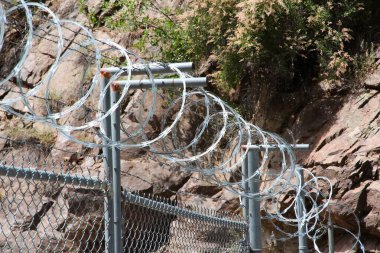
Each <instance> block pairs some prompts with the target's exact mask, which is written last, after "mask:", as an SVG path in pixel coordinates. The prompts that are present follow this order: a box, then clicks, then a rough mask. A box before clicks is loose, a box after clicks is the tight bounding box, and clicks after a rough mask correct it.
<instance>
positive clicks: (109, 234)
mask: <svg viewBox="0 0 380 253" xmlns="http://www.w3.org/2000/svg"><path fill="white" fill-rule="evenodd" d="M109 77H110V75H109V73H107V72H102V73H101V76H100V86H101V89H102V90H105V88H106V86H107V83H108V82H109ZM110 107H111V94H110V90H109V89H107V91H106V94H105V97H104V99H103V101H102V109H103V112H106V111H108V110H109V109H110ZM102 126H103V129H104V132H105V135H106V136H107V137H108V138H110V139H111V138H112V136H111V116H108V117H106V118H105V119H104V120H103V121H102ZM107 144H108V141H107V140H106V139H105V138H104V139H103V145H107ZM103 166H104V177H105V179H106V180H108V182H112V150H111V149H110V148H109V147H103ZM109 193H110V191H107V192H106V196H105V199H104V226H105V228H104V237H105V252H106V253H113V252H114V248H113V243H114V238H113V222H112V221H113V220H112V213H113V211H112V210H113V206H112V205H113V204H112V196H111V195H110V194H109Z"/></svg>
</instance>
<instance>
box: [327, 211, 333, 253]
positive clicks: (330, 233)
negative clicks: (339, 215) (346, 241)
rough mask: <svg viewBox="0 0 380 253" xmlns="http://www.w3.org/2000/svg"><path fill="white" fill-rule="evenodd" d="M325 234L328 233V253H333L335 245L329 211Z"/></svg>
mask: <svg viewBox="0 0 380 253" xmlns="http://www.w3.org/2000/svg"><path fill="white" fill-rule="evenodd" d="M327 226H328V230H327V234H328V240H329V253H334V250H335V245H334V224H333V222H332V219H331V213H330V212H329V219H328V221H327Z"/></svg>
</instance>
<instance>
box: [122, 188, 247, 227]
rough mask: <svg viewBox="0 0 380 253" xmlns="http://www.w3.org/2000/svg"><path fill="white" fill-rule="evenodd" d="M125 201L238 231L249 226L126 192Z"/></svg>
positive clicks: (241, 222)
mask: <svg viewBox="0 0 380 253" xmlns="http://www.w3.org/2000/svg"><path fill="white" fill-rule="evenodd" d="M123 195H124V197H125V199H126V200H127V201H128V202H129V203H132V204H136V205H139V206H143V207H146V208H149V209H153V210H156V211H159V212H162V213H166V214H171V215H176V216H181V217H185V218H189V219H196V220H201V221H205V222H211V223H214V224H217V225H219V226H223V227H233V228H236V229H247V228H248V225H247V223H246V222H243V221H234V220H232V219H225V218H220V217H214V216H211V215H205V214H201V213H199V212H196V211H191V210H188V209H185V208H181V207H178V206H174V205H170V204H167V203H164V202H158V201H155V200H152V199H149V198H146V197H142V196H139V195H136V194H133V193H131V192H128V191H125V192H124V194H123Z"/></svg>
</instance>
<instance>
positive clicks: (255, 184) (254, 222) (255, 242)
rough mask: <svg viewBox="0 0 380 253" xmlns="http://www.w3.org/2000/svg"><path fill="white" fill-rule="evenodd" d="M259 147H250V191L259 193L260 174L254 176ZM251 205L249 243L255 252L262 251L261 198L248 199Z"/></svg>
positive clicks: (257, 166)
mask: <svg viewBox="0 0 380 253" xmlns="http://www.w3.org/2000/svg"><path fill="white" fill-rule="evenodd" d="M259 152H260V150H259V149H252V148H250V149H249V151H248V177H249V178H250V180H249V183H248V186H249V192H250V193H253V194H257V193H259V191H260V187H259V186H260V185H259V182H260V181H259V176H254V177H252V176H253V175H254V174H255V172H256V171H257V170H258V168H259ZM248 206H249V244H250V246H251V250H252V251H253V252H261V251H262V246H261V217H260V198H259V196H257V197H252V198H249V200H248Z"/></svg>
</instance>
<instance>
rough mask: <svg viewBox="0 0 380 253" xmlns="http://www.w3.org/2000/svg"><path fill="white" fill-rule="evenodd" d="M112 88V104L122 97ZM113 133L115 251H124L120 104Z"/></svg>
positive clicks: (112, 124)
mask: <svg viewBox="0 0 380 253" xmlns="http://www.w3.org/2000/svg"><path fill="white" fill-rule="evenodd" d="M110 89H111V106H112V105H114V104H116V103H117V102H118V101H119V99H120V90H119V89H117V88H116V87H115V86H114V85H113V84H112V85H111V86H110ZM111 135H112V142H113V145H112V171H113V177H112V192H113V217H112V218H113V220H112V222H113V231H114V252H116V253H119V252H123V251H124V250H123V235H122V226H121V223H122V216H121V202H122V201H121V173H120V169H121V163H120V148H119V147H118V146H116V145H115V143H118V142H120V107H119V106H118V107H117V108H116V109H115V110H114V111H113V112H112V113H111Z"/></svg>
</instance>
